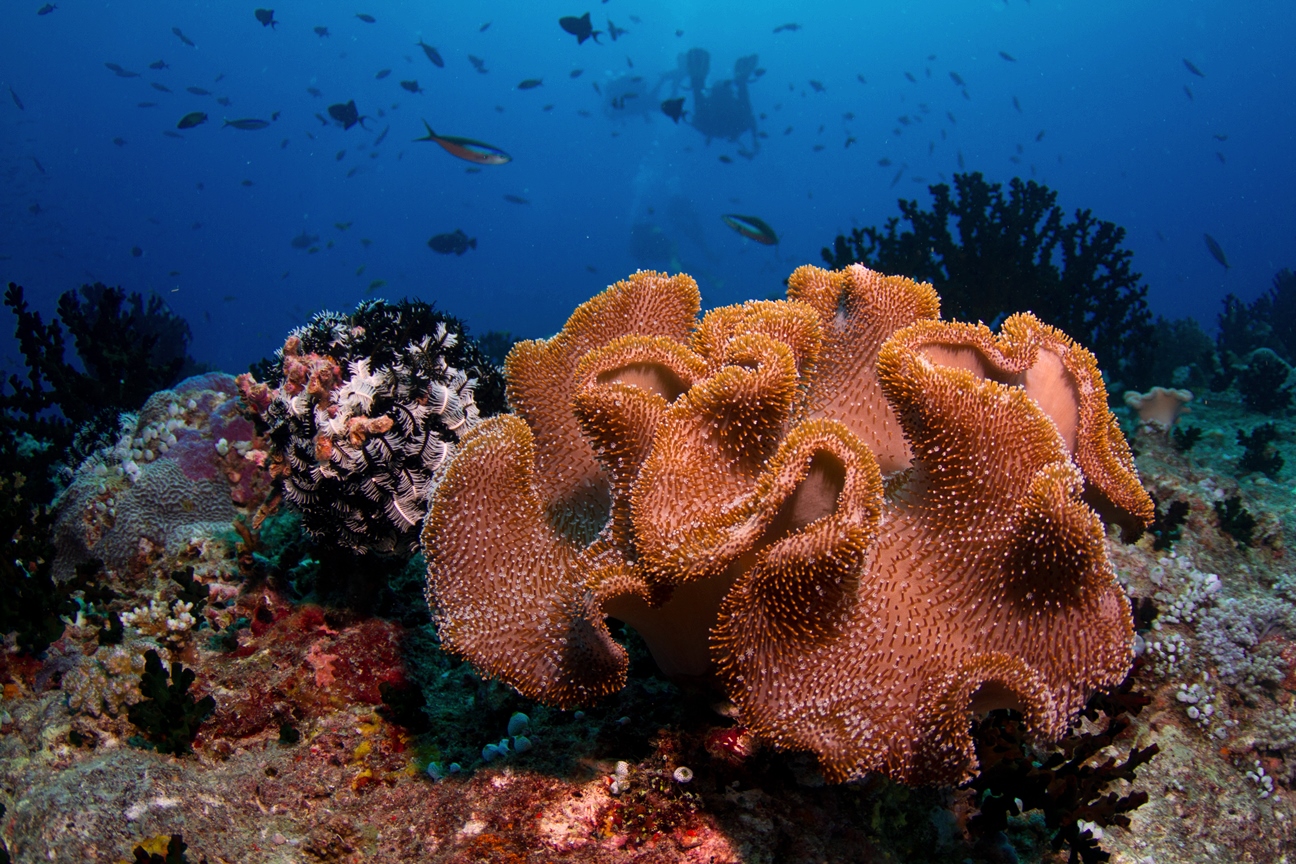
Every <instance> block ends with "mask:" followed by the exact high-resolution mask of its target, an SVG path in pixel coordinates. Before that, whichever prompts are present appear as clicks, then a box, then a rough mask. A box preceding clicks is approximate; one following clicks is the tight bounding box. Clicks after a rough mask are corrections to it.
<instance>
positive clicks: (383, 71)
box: [374, 69, 391, 81]
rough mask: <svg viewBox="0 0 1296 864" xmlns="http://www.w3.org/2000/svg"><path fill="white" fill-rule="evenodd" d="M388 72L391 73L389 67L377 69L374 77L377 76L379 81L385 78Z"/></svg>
mask: <svg viewBox="0 0 1296 864" xmlns="http://www.w3.org/2000/svg"><path fill="white" fill-rule="evenodd" d="M390 74H391V70H390V69H379V70H378V71H377V72H375V73H374V77H375V78H377V79H378V80H379V81H381V80H382V79H384V78H386V77H387V76H388V75H390Z"/></svg>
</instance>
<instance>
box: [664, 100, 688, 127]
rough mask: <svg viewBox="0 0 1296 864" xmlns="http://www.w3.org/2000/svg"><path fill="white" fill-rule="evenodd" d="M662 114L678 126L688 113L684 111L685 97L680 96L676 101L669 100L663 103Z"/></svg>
mask: <svg viewBox="0 0 1296 864" xmlns="http://www.w3.org/2000/svg"><path fill="white" fill-rule="evenodd" d="M661 110H662V113H663V114H665V115H666V116H667V117H669V118H671V119H672V120H674V121H675V123H676V124H677V125H678V124H679V121H680V120H681V119H682V118H683V117H684V115H685V114H687V113H688V112H687V111H685V110H684V97H683V96H680V97H678V98H675V99H667V100H666V101H665V102H663V103H661Z"/></svg>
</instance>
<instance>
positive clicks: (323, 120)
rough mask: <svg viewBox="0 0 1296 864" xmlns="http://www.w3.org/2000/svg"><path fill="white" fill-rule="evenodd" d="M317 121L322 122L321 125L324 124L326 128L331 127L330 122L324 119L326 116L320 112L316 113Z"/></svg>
mask: <svg viewBox="0 0 1296 864" xmlns="http://www.w3.org/2000/svg"><path fill="white" fill-rule="evenodd" d="M315 119H316V120H318V121H320V123H321V124H323V125H324V126H327V125H329V122H328V120H326V119H324V115H323V114H321V113H319V112H318V111H316V112H315Z"/></svg>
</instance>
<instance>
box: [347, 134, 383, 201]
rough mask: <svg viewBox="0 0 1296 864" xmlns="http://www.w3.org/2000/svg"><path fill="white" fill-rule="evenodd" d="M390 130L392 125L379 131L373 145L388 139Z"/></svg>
mask: <svg viewBox="0 0 1296 864" xmlns="http://www.w3.org/2000/svg"><path fill="white" fill-rule="evenodd" d="M390 131H391V127H390V126H388V127H387V128H386V129H384V130H383V131H382V132H380V133H378V137H377V138H375V139H374V142H373V146H375V147H377V146H378V145H379V144H381V143H382V142H384V141H386V140H387V133H388V132H390ZM372 155H377V154H372ZM348 224H349V223H348Z"/></svg>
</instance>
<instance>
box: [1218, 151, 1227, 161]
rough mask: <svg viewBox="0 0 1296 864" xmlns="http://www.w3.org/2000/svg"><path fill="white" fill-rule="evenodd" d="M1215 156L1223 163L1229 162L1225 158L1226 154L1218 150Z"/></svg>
mask: <svg viewBox="0 0 1296 864" xmlns="http://www.w3.org/2000/svg"><path fill="white" fill-rule="evenodd" d="M1215 158H1216V159H1218V160H1220V162H1221V163H1222V164H1227V160H1226V159H1225V158H1224V154H1223V153H1221V152H1220V151H1218V150H1216V151H1215Z"/></svg>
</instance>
